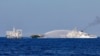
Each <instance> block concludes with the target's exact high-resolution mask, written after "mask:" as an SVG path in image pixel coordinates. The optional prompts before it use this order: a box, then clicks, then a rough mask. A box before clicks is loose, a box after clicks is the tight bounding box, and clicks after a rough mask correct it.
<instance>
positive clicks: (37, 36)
mask: <svg viewBox="0 0 100 56" xmlns="http://www.w3.org/2000/svg"><path fill="white" fill-rule="evenodd" d="M31 37H32V38H40V37H44V35H42V34H33V35H31Z"/></svg>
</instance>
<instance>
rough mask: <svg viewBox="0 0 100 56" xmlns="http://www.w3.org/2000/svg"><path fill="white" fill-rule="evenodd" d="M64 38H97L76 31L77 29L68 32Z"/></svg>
mask: <svg viewBox="0 0 100 56" xmlns="http://www.w3.org/2000/svg"><path fill="white" fill-rule="evenodd" d="M66 37H68V38H97V36H96V35H92V34H88V33H85V32H83V31H79V30H77V28H75V29H73V30H70V31H69V32H68V33H67V34H66Z"/></svg>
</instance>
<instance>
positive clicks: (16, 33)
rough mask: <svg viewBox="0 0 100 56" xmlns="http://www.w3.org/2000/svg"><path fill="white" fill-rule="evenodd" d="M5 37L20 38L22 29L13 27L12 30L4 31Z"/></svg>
mask: <svg viewBox="0 0 100 56" xmlns="http://www.w3.org/2000/svg"><path fill="white" fill-rule="evenodd" d="M6 37H7V38H22V30H21V29H15V28H13V30H12V31H7V32H6Z"/></svg>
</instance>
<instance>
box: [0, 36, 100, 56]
mask: <svg viewBox="0 0 100 56" xmlns="http://www.w3.org/2000/svg"><path fill="white" fill-rule="evenodd" d="M0 56H100V39H99V38H97V39H67V38H66V39H65V38H53V39H50V38H47V39H46V38H45V39H32V38H24V39H6V38H5V37H2V38H0Z"/></svg>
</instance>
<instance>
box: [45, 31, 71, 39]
mask: <svg viewBox="0 0 100 56" xmlns="http://www.w3.org/2000/svg"><path fill="white" fill-rule="evenodd" d="M68 32H69V30H53V31H49V32H46V33H45V37H50V38H51V37H52V38H54V37H61V38H63V37H66V34H67V33H68Z"/></svg>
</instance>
